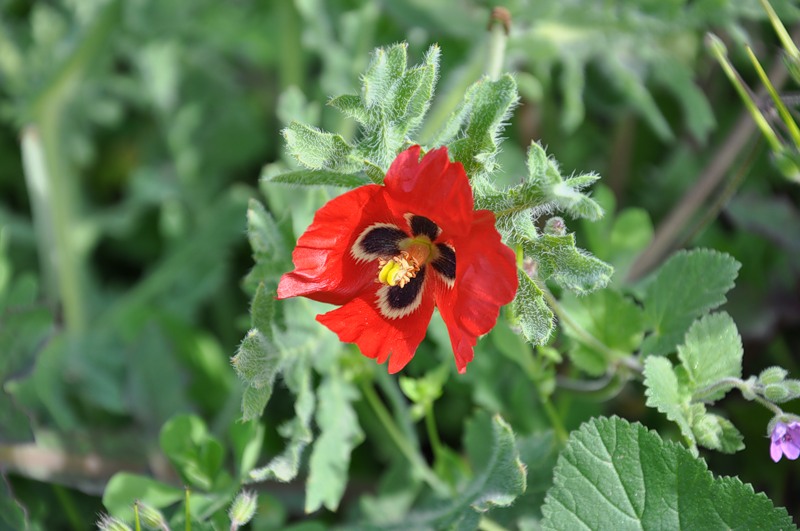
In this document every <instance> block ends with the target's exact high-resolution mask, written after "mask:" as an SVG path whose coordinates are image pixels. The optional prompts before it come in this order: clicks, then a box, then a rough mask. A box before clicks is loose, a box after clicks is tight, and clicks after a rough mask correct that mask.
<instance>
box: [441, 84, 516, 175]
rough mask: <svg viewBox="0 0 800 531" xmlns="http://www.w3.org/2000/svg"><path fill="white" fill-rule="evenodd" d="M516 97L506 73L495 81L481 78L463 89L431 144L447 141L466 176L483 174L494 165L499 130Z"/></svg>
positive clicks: (513, 87)
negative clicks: (463, 92) (457, 103)
mask: <svg viewBox="0 0 800 531" xmlns="http://www.w3.org/2000/svg"><path fill="white" fill-rule="evenodd" d="M518 100H519V96H518V95H517V84H516V82H515V81H514V78H513V77H511V76H510V75H509V74H505V75H503V76H502V77H501V78H500V79H498V80H496V81H492V80H490V79H488V78H484V79H481V80H480V81H478V82H476V83H475V84H473V85H472V86H471V87H470V88H469V89H467V93H466V94H465V96H464V101H463V102H462V103H461V105H460V107H459V108H458V109H456V111H455V112H454V113H453V116H452V117H451V118H450V120H449V122H448V123H447V124H446V125H445V127H444V129H443V131H442V132H441V133H440V134H439V135H438V136H437V138H436V139H435V140H434V142H433V144H434V145H436V146H441V145H447V146H448V149H449V151H450V156H451V157H452V158H453V159H454V160H456V161H458V162H460V163H461V164H463V165H464V170H465V171H466V173H467V175H468V176H469V177H470V179H472V180H481V179H484V178H486V177H487V176H488V175H489V174H491V173H493V172H494V171H495V170H496V168H497V163H496V162H495V157H496V155H497V152H498V149H499V145H500V142H501V138H500V133H501V132H502V130H503V128H504V126H505V124H506V122H507V120H508V118H509V116H510V114H511V110H512V109H513V108H514V107H515V106H516V105H517V101H518Z"/></svg>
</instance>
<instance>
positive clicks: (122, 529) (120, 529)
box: [96, 514, 131, 531]
mask: <svg viewBox="0 0 800 531" xmlns="http://www.w3.org/2000/svg"><path fill="white" fill-rule="evenodd" d="M96 525H97V529H99V530H100V531H131V528H130V526H129V525H128V524H126V523H125V522H123V521H122V520H118V519H117V518H114V517H113V516H109V515H107V514H101V515H100V520H98V521H97V524H96Z"/></svg>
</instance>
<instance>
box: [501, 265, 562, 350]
mask: <svg viewBox="0 0 800 531" xmlns="http://www.w3.org/2000/svg"><path fill="white" fill-rule="evenodd" d="M517 276H518V278H519V287H518V288H517V295H516V296H515V297H514V300H513V301H512V303H511V314H512V317H511V319H510V321H511V324H512V325H514V326H518V327H519V328H520V330H521V331H522V335H524V336H525V339H527V340H528V341H529V342H530V343H533V344H534V345H544V344H545V343H547V340H548V339H550V334H552V333H553V312H552V310H550V308H549V307H548V306H547V303H546V302H545V300H544V293H543V292H542V290H541V289H539V286H537V285H536V283H535V282H534V281H533V280H532V279H531V277H529V276H528V275H527V274H526V273H525V272H523V271H517Z"/></svg>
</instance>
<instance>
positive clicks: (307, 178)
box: [261, 170, 372, 188]
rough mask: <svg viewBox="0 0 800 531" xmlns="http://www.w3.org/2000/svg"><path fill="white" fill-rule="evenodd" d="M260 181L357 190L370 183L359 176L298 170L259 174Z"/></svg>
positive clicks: (326, 171)
mask: <svg viewBox="0 0 800 531" xmlns="http://www.w3.org/2000/svg"><path fill="white" fill-rule="evenodd" d="M261 180H262V181H264V182H267V183H275V184H288V185H292V186H336V187H339V188H358V187H359V186H363V185H365V184H370V183H371V182H372V181H371V180H369V179H367V178H365V177H363V176H362V175H359V174H357V173H355V174H349V173H340V172H335V171H329V170H298V171H290V172H286V173H278V174H274V175H273V172H271V171H264V172H262V173H261Z"/></svg>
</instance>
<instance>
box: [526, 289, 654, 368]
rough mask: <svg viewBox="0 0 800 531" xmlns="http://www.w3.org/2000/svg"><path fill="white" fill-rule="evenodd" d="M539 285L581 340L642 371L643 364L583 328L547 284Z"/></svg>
mask: <svg viewBox="0 0 800 531" xmlns="http://www.w3.org/2000/svg"><path fill="white" fill-rule="evenodd" d="M537 285H538V286H539V288H540V289H541V290H542V293H543V294H544V298H545V300H546V301H547V304H548V305H549V306H550V308H552V309H553V312H554V313H555V314H556V316H557V317H558V318H559V320H561V322H563V323H564V324H565V325H567V326H569V327H570V328H572V330H574V331H575V333H576V334H577V336H578V337H579V338H580V340H581V341H582V342H583V343H584V344H585V345H587V346H589V347H592V348H593V349H595V350H597V351H598V352H600V353H601V354H603V356H604V357H605V358H606V360H607V361H609V362H611V361H617V362H618V363H619V364H621V365H625V366H626V367H629V368H631V369H634V370H637V371H638V372H641V371H642V368H641V365H640V364H639V362H638V361H636V360H635V359H634V358H633V357H632V356H631V355H629V354H627V353H625V352H622V351H620V350H616V349H612V348H611V347H609V346H607V345H606V344H605V343H603V342H602V341H600V340H599V339H597V338H596V337H594V336H593V335H592V334H591V333H589V331H587V330H586V329H585V328H583V327H582V326H581V325H580V324H578V322H577V321H575V320H574V319H573V318H572V317H571V316H570V315H569V314H568V313H567V312H566V311H564V308H562V307H561V304H559V302H558V299H556V298H555V297H553V294H552V293H550V290H549V289H547V286H544V285H542V284H540V283H538V282H537Z"/></svg>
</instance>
